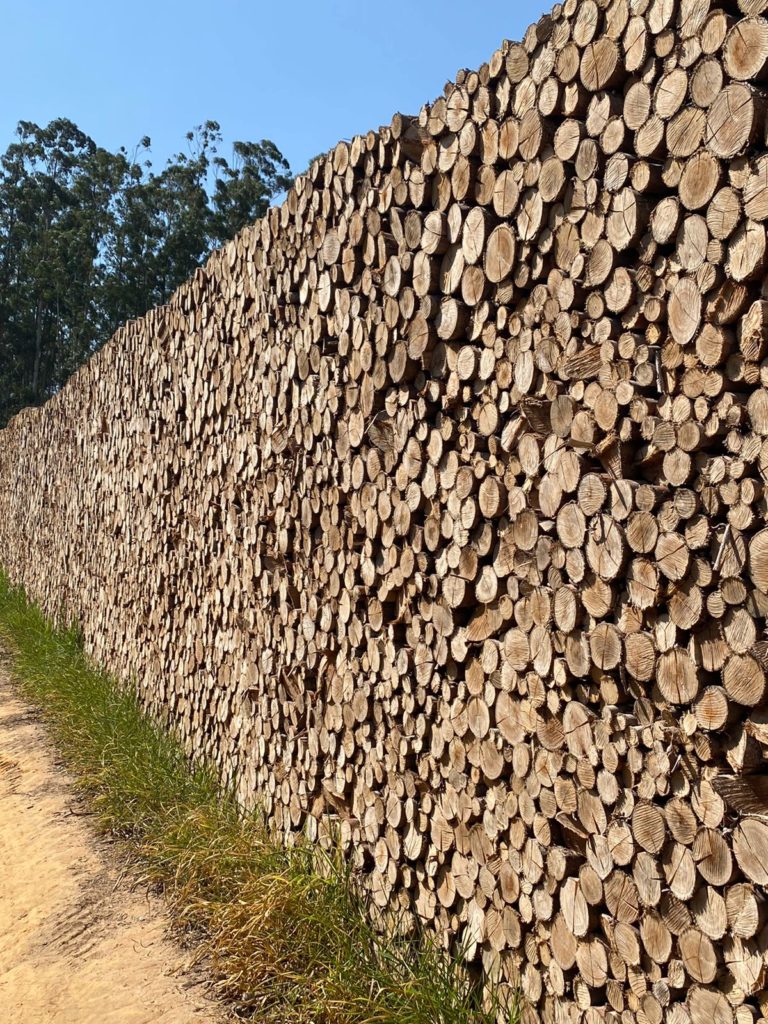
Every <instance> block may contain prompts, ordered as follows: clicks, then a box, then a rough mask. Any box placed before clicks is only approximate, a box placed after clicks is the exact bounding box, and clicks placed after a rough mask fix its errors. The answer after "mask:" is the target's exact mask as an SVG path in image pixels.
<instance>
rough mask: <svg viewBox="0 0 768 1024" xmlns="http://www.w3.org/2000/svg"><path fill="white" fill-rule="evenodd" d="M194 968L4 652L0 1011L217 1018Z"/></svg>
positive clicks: (67, 1021) (145, 1019)
mask: <svg viewBox="0 0 768 1024" xmlns="http://www.w3.org/2000/svg"><path fill="white" fill-rule="evenodd" d="M188 968H189V956H188V955H187V954H185V953H184V951H183V950H182V949H181V948H180V947H179V946H178V945H176V944H175V943H174V942H173V941H172V940H171V939H170V937H169V935H168V919H167V917H166V915H165V911H164V908H163V905H162V902H161V901H160V900H158V899H156V898H154V897H150V896H149V895H148V894H147V893H146V892H145V891H140V890H138V889H135V888H131V885H130V881H129V880H127V879H125V878H121V877H120V873H119V864H118V863H117V858H115V856H114V853H113V852H112V851H111V850H110V848H109V846H108V845H107V844H105V843H104V842H103V840H101V839H99V838H98V836H97V835H96V834H95V832H94V831H93V830H92V827H91V825H90V822H89V818H88V817H87V816H83V808H82V807H81V806H80V805H79V804H78V801H77V797H76V796H75V794H74V793H73V790H72V788H71V783H70V780H69V779H68V777H67V775H66V773H65V772H64V771H62V769H61V768H60V767H58V766H57V763H56V757H55V753H54V752H53V750H52V748H51V745H50V743H49V741H48V740H47V738H46V735H45V732H44V730H43V728H42V727H41V725H40V724H39V723H38V722H37V721H36V720H35V717H34V715H33V714H32V713H30V710H29V709H28V708H27V707H25V705H24V704H23V703H21V702H20V701H19V700H18V699H17V697H16V696H15V695H14V692H13V690H12V688H11V686H10V683H9V681H8V675H7V672H6V671H5V669H4V668H3V665H2V664H1V663H0V1021H2V1024H221V1022H223V1021H224V1020H225V1019H228V1018H227V1016H226V1015H225V1014H224V1012H223V1010H222V1009H221V1008H218V1007H217V1006H216V1004H215V1003H213V1002H212V1001H211V1000H210V999H209V998H207V996H206V993H205V992H204V991H203V988H202V986H201V981H200V978H199V976H196V975H195V974H194V973H190V972H189V969H188Z"/></svg>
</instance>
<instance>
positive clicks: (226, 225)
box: [0, 118, 291, 426]
mask: <svg viewBox="0 0 768 1024" xmlns="http://www.w3.org/2000/svg"><path fill="white" fill-rule="evenodd" d="M186 141H187V152H185V153H178V154H177V155H176V156H175V157H173V158H171V159H170V160H168V162H167V164H166V166H165V167H164V168H163V169H162V170H161V171H159V172H155V171H154V170H153V168H152V164H151V161H150V160H149V159H148V153H149V148H150V140H149V138H144V139H142V141H141V143H140V145H139V146H138V147H137V148H136V150H135V152H134V153H133V154H132V155H129V154H128V152H127V151H126V150H125V149H121V150H120V151H119V152H117V153H111V152H109V151H108V150H106V149H103V148H101V147H99V146H97V145H96V143H95V142H94V141H93V139H91V138H89V137H88V136H87V135H86V134H85V133H83V132H82V131H81V130H80V129H79V128H78V127H77V126H76V125H75V124H73V123H72V122H71V121H68V120H66V119H65V118H59V119H57V120H55V121H52V122H51V123H50V124H49V125H48V126H47V127H44V128H42V127H40V126H39V125H36V124H32V123H31V122H29V121H21V122H19V125H18V127H17V131H16V138H15V140H14V142H13V143H12V144H11V145H10V146H9V147H8V149H7V150H6V152H5V154H4V155H3V156H2V157H0V426H2V425H3V424H4V423H5V422H6V421H7V419H8V418H9V417H10V416H12V415H13V414H14V413H15V412H17V411H18V410H19V409H20V408H22V407H23V406H24V405H28V404H36V403H39V402H42V401H44V400H45V399H46V398H48V397H49V396H50V395H51V394H53V393H55V391H56V390H58V388H60V387H61V385H62V384H63V383H64V381H66V379H67V377H68V376H69V375H70V374H71V373H72V372H73V371H74V370H75V369H77V367H78V366H80V365H81V364H82V363H83V362H84V361H85V360H86V359H87V358H88V357H89V356H90V355H91V354H92V353H93V352H94V351H96V349H98V348H99V346H100V345H102V344H103V343H104V342H105V341H106V340H107V339H108V338H109V336H110V335H111V334H112V333H113V331H114V330H115V329H116V328H117V327H118V326H119V325H120V324H121V323H123V322H124V321H126V320H128V319H130V318H132V317H137V316H141V315H142V314H143V313H145V312H146V311H147V310H148V309H150V308H151V307H152V306H156V305H159V304H162V303H164V302H166V301H167V300H168V299H169V298H170V296H171V294H172V293H173V291H174V290H175V289H176V288H177V287H178V286H179V285H180V284H181V283H182V282H183V281H185V280H186V279H187V278H188V277H189V276H190V274H191V273H192V271H193V270H194V269H195V268H196V267H197V266H199V265H200V263H201V262H202V261H203V260H204V259H205V258H206V256H207V255H208V254H209V253H210V251H211V249H212V248H214V247H216V246H218V245H221V244H223V243H224V242H226V241H227V240H229V239H230V238H232V237H233V236H234V235H235V234H236V233H237V232H238V231H239V230H240V229H241V228H243V227H244V226H245V225H246V224H248V223H251V222H252V221H254V220H256V219H257V218H258V217H260V216H262V215H263V214H264V213H265V212H266V210H267V208H268V206H269V203H270V201H271V200H272V199H274V198H275V197H276V196H278V195H279V194H280V193H281V192H283V191H284V190H285V189H286V188H288V187H289V186H290V183H291V179H290V171H289V167H288V164H287V163H286V161H285V159H284V157H283V156H282V154H281V153H280V151H279V150H278V148H277V147H276V146H275V145H274V143H272V142H270V141H268V140H263V141H262V142H236V143H235V144H234V147H233V156H232V161H231V162H229V161H227V160H226V159H225V158H224V157H223V156H221V155H219V152H218V150H219V146H220V144H221V131H220V128H219V125H218V124H217V123H216V122H215V121H206V122H205V123H204V124H202V125H200V126H199V127H197V128H196V129H195V130H194V131H192V132H189V133H188V134H187V138H186Z"/></svg>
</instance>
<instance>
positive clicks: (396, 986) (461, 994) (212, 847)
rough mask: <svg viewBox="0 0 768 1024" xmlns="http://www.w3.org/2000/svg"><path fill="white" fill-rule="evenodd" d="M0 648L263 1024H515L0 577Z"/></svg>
mask: <svg viewBox="0 0 768 1024" xmlns="http://www.w3.org/2000/svg"><path fill="white" fill-rule="evenodd" d="M0 635H2V637H3V639H4V641H5V644H6V646H7V648H8V651H9V655H10V658H11V668H12V672H13V676H14V678H15V680H16V682H17V684H18V685H19V686H20V688H21V691H22V692H23V694H24V696H25V697H26V698H27V700H29V701H30V702H32V703H34V704H35V705H36V706H38V707H39V708H40V709H41V712H42V715H43V717H44V720H45V722H46V724H47V726H48V728H49V730H50V732H51V734H52V735H53V738H54V740H55V742H56V745H57V747H58V749H59V751H60V753H61V755H62V758H63V759H64V761H65V763H66V764H67V767H68V768H69V769H70V771H71V772H72V773H73V775H74V777H75V780H76V782H77V784H78V786H79V787H80V788H81V789H82V791H83V792H84V794H85V796H86V799H87V800H88V801H89V804H90V806H91V808H92V809H93V810H94V811H95V813H96V820H97V821H98V823H99V825H100V827H101V828H102V829H103V830H104V831H106V832H108V833H110V834H111V835H113V836H117V837H120V838H121V839H122V840H124V841H125V846H126V849H127V850H128V852H129V854H130V855H131V856H134V857H135V858H136V859H137V861H138V863H140V864H141V871H142V875H143V876H144V877H145V878H146V879H147V881H149V882H151V883H153V884H157V885H159V886H161V887H162V888H163V891H164V895H165V897H166V900H167V901H168V903H169V905H170V908H171V911H172V914H173V916H174V918H175V919H176V921H177V922H179V924H180V925H181V926H182V927H184V928H188V929H189V930H190V931H191V932H194V933H195V935H196V940H197V941H198V942H199V950H200V955H201V957H202V956H204V957H205V958H206V959H207V960H208V962H209V964H210V966H211V968H212V970H213V973H214V976H215V977H216V978H217V979H218V981H217V984H218V985H219V987H220V989H221V990H222V992H223V993H224V994H225V995H226V996H228V997H230V998H233V999H234V1000H235V1001H236V1002H237V1004H238V1006H239V1007H240V1009H241V1010H242V1011H243V1012H248V1013H251V1012H253V1013H255V1014H256V1015H257V1019H258V1020H259V1021H260V1022H264V1024H496V1022H497V1020H505V1021H509V1022H511V1024H514V1022H516V1021H517V1019H518V1017H519V1013H518V1008H517V1006H516V1005H508V1006H505V1008H504V1009H503V1010H502V1001H503V998H504V997H503V996H502V994H501V990H500V988H499V987H498V986H495V985H493V984H490V983H487V984H486V985H485V986H484V987H483V988H481V987H480V986H479V985H478V984H477V983H474V982H473V981H472V979H471V977H470V972H469V971H468V970H467V969H466V967H465V964H464V963H463V962H462V958H461V957H460V956H459V957H456V958H449V957H447V956H446V955H445V954H444V953H443V952H442V951H441V950H440V949H438V948H437V946H436V944H435V943H434V942H433V941H432V940H431V939H430V938H429V936H428V935H427V934H426V933H423V934H420V935H418V936H417V937H415V938H414V937H413V936H411V937H409V938H407V939H406V938H402V937H399V936H398V930H397V929H396V928H394V927H392V928H390V929H387V930H386V931H385V932H383V933H382V932H381V930H379V929H377V928H376V927H375V926H374V925H373V923H372V922H371V919H370V916H369V914H368V912H367V908H366V905H365V901H364V898H363V896H362V895H361V893H360V892H359V890H358V887H357V886H356V884H355V879H354V877H353V876H352V875H351V873H350V872H349V870H348V869H347V868H346V866H345V865H344V862H343V859H342V858H341V857H332V856H328V855H327V854H322V853H320V852H319V851H318V850H317V849H316V848H315V847H312V846H310V844H309V843H308V842H304V841H299V842H297V844H296V845H295V846H291V847H288V846H286V845H284V844H283V843H282V842H281V841H279V840H278V839H276V838H275V837H274V835H273V834H271V832H270V830H269V829H268V828H267V827H266V825H265V823H264V820H263V818H262V817H261V816H260V815H259V814H257V813H249V814H244V813H242V812H241V810H240V809H239V807H238V805H237V803H236V801H235V800H234V798H233V796H232V795H231V794H230V793H228V792H224V791H222V789H221V788H220V786H219V784H218V782H217V779H216V775H215V773H214V771H213V770H212V769H211V768H209V767H206V766H192V765H190V762H189V761H188V759H187V757H186V756H185V754H184V750H183V748H182V746H181V744H180V743H179V742H177V741H176V740H175V739H174V738H173V737H172V736H171V735H170V734H169V733H168V732H167V731H165V730H164V729H162V728H161V727H160V726H158V725H157V724H155V723H154V722H153V721H151V720H150V718H149V717H148V716H147V715H146V714H144V713H143V712H142V710H141V708H140V706H139V704H138V701H137V699H136V697H135V695H134V693H133V692H132V691H130V692H129V691H128V690H125V689H123V688H121V687H120V686H118V685H117V684H116V683H115V682H114V681H113V680H112V679H110V678H109V677H108V676H107V675H105V674H104V673H103V672H100V671H98V670H96V669H94V668H93V667H92V666H91V665H90V663H89V661H88V659H87V658H86V657H85V655H84V653H83V650H82V645H81V643H80V641H79V639H78V637H77V635H76V633H75V632H74V631H60V630H56V629H54V628H53V627H52V626H51V625H50V623H48V622H47V621H46V619H45V618H44V616H43V615H42V614H41V612H40V611H39V610H38V609H37V608H36V607H35V606H34V605H32V604H31V603H29V602H28V601H27V600H26V598H25V596H24V594H23V593H22V592H21V591H20V590H18V589H15V588H13V587H12V586H11V585H10V584H9V582H8V580H7V578H6V577H5V576H4V575H2V574H0Z"/></svg>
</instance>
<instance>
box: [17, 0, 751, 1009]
mask: <svg viewBox="0 0 768 1024" xmlns="http://www.w3.org/2000/svg"><path fill="white" fill-rule="evenodd" d="M766 9H768V0H738V2H736V0H733V2H728V3H715V2H711V0H581V2H576V0H566V2H565V3H563V4H560V5H558V6H557V7H555V9H554V10H553V12H552V14H551V15H548V16H546V17H544V18H542V19H541V21H540V22H539V23H538V24H537V25H535V26H533V27H532V28H531V29H529V31H528V32H527V34H526V36H525V38H524V40H523V42H522V44H509V43H505V44H504V45H503V46H502V48H501V49H500V50H499V51H497V52H496V53H495V54H494V55H493V57H492V58H491V60H490V61H489V62H488V63H487V64H486V65H484V66H483V67H482V68H481V69H480V70H479V71H477V72H461V73H460V74H459V75H458V77H457V80H456V82H455V83H451V84H449V85H448V86H446V89H445V93H444V95H443V96H441V97H440V98H439V99H437V100H436V101H435V102H434V103H432V104H431V105H428V106H425V107H424V109H423V110H422V111H421V113H420V114H419V115H418V116H417V117H405V116H401V115H397V116H396V117H395V118H394V119H393V121H392V123H391V125H389V126H387V127H385V128H382V129H381V130H380V131H379V132H377V133H373V132H371V133H369V134H368V135H367V136H364V137H356V138H354V139H353V140H352V141H351V142H344V143H340V144H339V145H338V146H337V147H336V148H335V149H334V150H333V151H332V152H331V153H329V154H328V155H327V156H326V157H325V158H324V159H321V160H318V161H315V163H314V164H313V165H312V167H311V169H310V171H309V172H308V173H307V174H306V175H304V176H303V177H301V178H299V179H298V180H297V182H296V185H295V187H294V188H293V190H292V191H291V192H290V194H289V195H288V197H287V200H286V202H285V203H284V205H283V206H282V207H281V208H280V209H273V210H271V211H270V212H269V214H268V216H267V217H265V219H264V220H263V221H261V222H260V223H258V224H256V225H255V226H254V227H253V228H251V229H248V230H246V231H245V232H243V233H242V234H241V235H240V236H239V237H238V238H237V239H236V240H235V241H233V242H232V243H231V244H229V245H228V246H227V247H226V248H225V249H223V250H222V251H221V252H219V253H216V254H215V255H214V256H213V257H212V258H211V259H210V260H209V262H208V263H207V265H206V266H205V267H204V268H203V269H201V270H199V271H198V272H197V273H196V274H195V276H194V277H193V278H192V279H191V280H190V282H189V283H188V284H187V285H185V286H184V287H182V288H181V289H180V291H179V292H178V293H177V294H176V296H175V297H174V299H173V301H172V302H171V303H170V305H169V306H167V307H164V308H162V309H158V310H155V311H153V312H151V313H150V314H149V315H148V316H147V317H145V318H144V319H143V320H141V321H138V322H132V323H129V324H128V325H126V327H124V328H123V329H121V330H120V331H119V332H118V334H117V335H116V337H115V338H114V339H113V340H112V341H111V342H110V344H109V345H108V346H107V347H106V348H105V349H104V350H103V351H102V352H100V353H99V354H98V355H97V356H96V357H95V358H94V359H93V360H92V361H91V362H90V363H89V364H88V365H87V366H86V367H84V368H83V369H82V370H81V371H79V372H78V373H77V374H76V375H75V377H74V378H73V379H72V380H71V381H70V383H69V384H68V385H67V387H66V388H65V389H64V390H63V392H62V393H61V394H59V395H57V396H56V397H55V398H53V399H52V400H51V401H50V402H49V403H48V404H47V406H45V407H44V408H43V409H42V410H37V411H28V412H25V413H23V414H21V415H20V416H19V417H17V418H16V419H15V420H14V421H13V422H12V424H11V425H10V426H9V428H8V429H7V430H6V431H4V432H3V434H2V435H0V561H2V563H3V565H4V566H5V567H6V569H7V570H8V571H9V573H10V574H11V575H12V577H13V578H14V579H16V580H17V581H19V582H23V583H24V585H25V586H26V587H27V589H28V591H29V593H30V594H31V595H32V596H33V597H34V598H36V599H37V600H39V601H40V602H42V603H43V605H44V606H45V608H46V609H47V610H48V612H49V613H51V614H53V615H57V616H74V617H76V618H77V619H78V621H79V622H80V624H81V626H82V628H83V630H84V634H85V637H86V640H87V644H88V648H89V651H90V652H91V653H92V654H93V656H94V657H95V658H96V659H97V660H98V661H99V662H101V663H102V664H104V665H105V666H107V667H108V668H109V669H110V670H112V671H113V672H115V673H117V674H118V675H119V676H121V677H123V678H132V679H134V680H135V681H136V685H137V686H138V688H139V690H140V693H141V694H142V697H143V699H144V700H145V701H146V703H147V705H148V706H149V707H150V708H151V709H152V710H153V711H155V712H156V713H159V714H161V715H163V716H164V717H165V718H166V719H167V720H168V721H169V723H171V724H172V725H173V726H174V727H175V728H176V729H177V730H178V731H179V732H180V734H181V735H183V737H184V739H185V742H186V743H187V745H188V748H189V750H190V752H191V753H194V754H196V755H205V756H208V757H211V758H213V759H214V760H215V762H216V763H217V764H218V765H219V767H220V769H221V771H222V773H223V774H224V775H225V776H226V777H228V778H231V779H233V780H235V781H236V782H237V785H238V788H239V792H240V794H241V796H242V799H243V800H244V802H246V803H253V802H255V801H260V802H262V803H263V804H264V806H265V808H266V810H267V812H268V813H269V815H270V817H271V819H272V821H273V822H274V823H275V825H276V826H277V827H278V828H280V829H281V830H283V831H285V832H296V831H298V830H300V829H307V830H308V831H309V834H310V835H311V836H312V837H313V838H315V839H317V840H318V841H319V842H326V843H327V842H330V841H331V836H332V834H334V833H335V831H338V833H339V834H340V836H341V841H342V843H343V844H344V846H345V848H346V849H347V850H348V851H349V852H350V855H351V856H352V857H353V858H354V859H355V860H356V862H357V863H358V865H359V866H360V867H361V868H362V869H363V870H364V872H365V873H366V877H367V878H368V884H369V886H370V890H371V895H372V899H373V902H374V905H375V906H376V907H378V908H379V909H381V911H382V912H385V911H387V910H392V911H395V912H401V911H404V912H406V914H410V915H414V916H418V917H420V918H421V919H422V920H424V921H427V922H429V923H430V924H431V925H433V926H434V927H435V928H436V929H437V931H438V933H439V934H440V936H441V937H442V938H443V939H444V940H445V941H446V942H447V941H448V940H449V938H451V937H452V938H453V939H455V940H456V941H459V942H461V943H463V944H464V947H465V949H466V950H467V952H468V954H469V956H470V957H471V958H473V959H476V960H477V962H478V963H482V965H483V966H484V967H485V969H486V970H488V971H490V972H498V973H500V974H501V976H502V977H503V978H506V979H508V980H509V981H510V983H511V984H512V985H517V984H519V986H520V988H521V991H522V995H523V997H524V1001H525V1004H526V1007H527V1009H526V1013H527V1015H528V1017H529V1019H530V1020H535V1019H541V1020H544V1021H574V1022H575V1021H581V1020H584V1021H587V1022H590V1024H592V1022H596V1021H603V1020H608V1021H611V1022H615V1024H618V1022H621V1024H634V1022H637V1024H646V1022H650V1024H660V1022H661V1021H662V1020H668V1021H673V1022H675V1024H684V1022H687V1021H691V1022H693V1024H712V1022H716V1024H731V1022H736V1024H751V1022H753V1021H756V1020H758V1019H761V1018H763V1017H765V1018H768V997H767V996H766V995H765V993H764V982H765V977H766V964H767V963H768V930H766V925H767V924H768V920H767V917H766V889H765V887H766V885H768V778H766V772H767V771H768V766H766V759H767V758H768V702H767V701H766V668H767V666H768V644H766V641H765V640H764V639H763V636H764V630H765V625H766V616H767V615H768V530H766V529H765V522H764V520H765V510H766V501H765V493H764V491H765V482H766V479H768V360H767V359H766V356H767V355H768V331H767V328H768V289H767V288H766V287H765V286H764V283H763V282H764V278H765V271H766V227H765V224H766V221H767V220H768V151H766V114H767V112H768V15H766Z"/></svg>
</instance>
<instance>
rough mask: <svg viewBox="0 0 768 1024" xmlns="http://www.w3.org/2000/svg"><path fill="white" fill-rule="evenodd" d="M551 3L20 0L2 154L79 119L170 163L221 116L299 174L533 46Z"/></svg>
mask: <svg viewBox="0 0 768 1024" xmlns="http://www.w3.org/2000/svg"><path fill="white" fill-rule="evenodd" d="M550 7H551V2H550V0H476V2H474V3H467V2H466V0H464V2H462V0H381V2H376V3H373V2H370V0H358V2H354V0H315V2H311V0H293V2H290V0H270V2H268V3H267V2H264V0H250V2H246V0H219V2H218V3H217V2H216V0H207V2H205V3H203V2H201V0H183V2H182V0H152V2H150V0H127V2H124V3H120V0H117V2H114V0H69V2H67V3H62V0H26V2H24V0H10V2H8V3H5V4H2V8H3V18H2V44H0V150H3V149H5V147H6V146H7V145H8V143H9V142H10V141H11V138H12V134H13V131H14V128H15V126H16V123H17V121H19V120H28V121H35V122H37V123H38V124H47V122H48V121H49V120H51V119H52V118H54V117H68V118H70V119H71V120H73V121H75V122H76V123H77V124H78V125H79V127H80V128H82V129H83V131H85V132H87V133H88V134H89V135H91V136H92V137H93V138H94V139H95V140H96V142H98V143H99V144H100V145H103V146H106V147H107V148H110V149H116V148H117V147H118V146H120V145H121V144H125V145H126V146H127V147H128V148H129V149H132V148H133V146H134V145H135V143H136V142H137V141H138V140H139V139H140V138H141V137H142V136H143V135H149V136H150V137H151V139H152V160H153V163H154V164H155V167H159V166H161V164H162V163H164V161H165V158H166V157H167V156H168V155H169V154H171V153H172V152H175V151H177V150H178V149H180V148H182V147H183V144H184V134H185V132H186V131H188V130H189V129H190V128H192V127H193V126H194V125H196V124H199V123H200V122H201V121H204V120H205V119H207V118H211V119H213V120H217V121H219V123H220V124H221V127H222V131H223V133H224V138H225V141H226V143H227V146H226V147H225V148H224V149H223V150H222V152H223V154H224V155H229V144H231V142H232V141H233V140H234V139H243V140H258V139H262V138H271V139H272V140H273V142H275V143H276V144H277V146H278V147H279V148H280V149H281V150H282V152H283V153H284V154H285V156H286V157H287V158H288V160H289V161H290V163H291V166H292V168H293V170H294V171H296V172H299V171H302V170H303V169H304V168H305V167H306V165H307V163H308V161H309V160H310V158H311V157H313V156H315V155H316V154H317V153H320V152H323V151H325V150H326V149H329V148H330V147H331V146H333V145H335V144H336V142H338V140H339V139H341V138H350V137H351V136H352V135H354V134H356V133H362V132H365V131H368V130H369V129H371V128H377V127H378V126H379V125H380V124H386V123H388V122H389V120H390V119H391V117H392V114H394V113H395V112H396V111H400V112H401V113H406V114H410V113H414V114H415V113H417V112H418V110H419V108H420V106H421V104H422V103H424V102H425V101H427V100H431V99H434V97H435V96H437V95H438V94H439V93H440V92H441V91H442V87H443V84H444V83H445V82H446V81H447V80H448V79H451V78H453V77H454V76H455V73H456V71H457V70H458V69H459V68H462V67H466V68H477V67H478V66H479V65H480V64H481V63H482V62H483V61H484V60H487V59H488V58H489V57H490V55H491V54H492V53H493V51H494V50H495V49H496V48H497V47H498V45H499V44H500V43H501V40H502V39H505V38H506V39H520V38H521V37H522V35H523V33H524V31H525V29H526V27H527V26H528V24H530V23H531V22H532V21H535V20H536V19H537V18H538V17H539V16H540V15H541V14H542V13H543V12H544V10H549V8H550Z"/></svg>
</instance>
